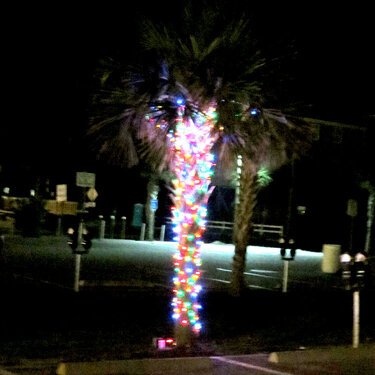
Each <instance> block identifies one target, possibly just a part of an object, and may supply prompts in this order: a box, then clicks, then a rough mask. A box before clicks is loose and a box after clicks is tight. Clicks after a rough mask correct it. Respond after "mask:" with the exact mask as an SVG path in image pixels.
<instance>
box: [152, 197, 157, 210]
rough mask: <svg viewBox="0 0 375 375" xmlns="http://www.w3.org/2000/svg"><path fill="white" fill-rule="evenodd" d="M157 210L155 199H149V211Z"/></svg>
mask: <svg viewBox="0 0 375 375" xmlns="http://www.w3.org/2000/svg"><path fill="white" fill-rule="evenodd" d="M157 209H158V200H157V199H151V210H154V211H156V210H157Z"/></svg>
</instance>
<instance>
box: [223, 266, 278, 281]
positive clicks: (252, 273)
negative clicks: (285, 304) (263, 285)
mask: <svg viewBox="0 0 375 375" xmlns="http://www.w3.org/2000/svg"><path fill="white" fill-rule="evenodd" d="M216 269H217V270H218V271H223V272H232V270H228V269H226V268H216ZM251 271H256V272H263V273H266V272H269V273H278V271H267V270H251ZM244 275H248V276H257V277H263V278H265V279H277V280H278V279H279V278H278V277H274V276H267V275H258V274H257V273H254V272H244Z"/></svg>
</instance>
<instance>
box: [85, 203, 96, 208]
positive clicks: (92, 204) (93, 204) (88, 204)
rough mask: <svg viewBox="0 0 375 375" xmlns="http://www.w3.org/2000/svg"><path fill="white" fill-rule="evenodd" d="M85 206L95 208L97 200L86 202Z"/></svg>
mask: <svg viewBox="0 0 375 375" xmlns="http://www.w3.org/2000/svg"><path fill="white" fill-rule="evenodd" d="M84 206H85V208H93V207H96V202H85V204H84Z"/></svg>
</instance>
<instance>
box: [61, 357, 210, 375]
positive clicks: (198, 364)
mask: <svg viewBox="0 0 375 375" xmlns="http://www.w3.org/2000/svg"><path fill="white" fill-rule="evenodd" d="M56 374H57V375H107V374H108V375H109V374H111V375H115V374H121V375H175V374H184V375H211V374H212V363H211V359H210V358H207V357H186V358H163V359H134V360H124V361H100V362H69V363H59V365H58V366H57V371H56Z"/></svg>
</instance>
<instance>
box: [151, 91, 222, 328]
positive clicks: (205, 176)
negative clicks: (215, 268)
mask: <svg viewBox="0 0 375 375" xmlns="http://www.w3.org/2000/svg"><path fill="white" fill-rule="evenodd" d="M175 104H176V105H177V117H176V127H175V131H174V132H173V131H169V132H168V133H167V139H169V141H170V147H171V150H172V152H173V155H174V172H175V175H176V178H175V179H174V180H173V181H172V183H173V185H174V202H173V203H174V206H173V207H172V215H173V218H172V223H173V225H174V228H173V232H174V237H173V239H174V240H175V241H177V242H178V244H177V247H176V253H175V254H174V256H173V258H174V261H173V263H174V271H175V273H174V277H173V284H174V289H173V294H174V295H173V299H172V303H171V305H172V308H173V314H172V318H173V319H174V320H175V321H176V323H175V324H176V325H182V326H189V327H190V328H191V331H192V332H195V333H197V334H198V333H199V331H200V330H201V328H202V324H201V323H200V322H198V321H199V315H198V310H199V309H200V308H201V305H200V304H199V303H197V298H198V294H199V292H200V291H201V289H202V286H201V285H200V284H198V282H199V278H200V276H201V271H200V267H201V264H202V261H201V258H200V247H201V245H202V243H203V242H202V233H203V231H204V230H205V229H206V228H205V226H206V216H207V201H208V198H209V195H210V184H211V176H212V174H213V171H212V169H213V167H214V166H215V162H214V159H215V158H214V155H213V154H211V152H210V151H211V149H212V146H213V143H214V141H215V137H214V136H213V129H214V127H215V122H216V117H217V116H216V110H215V106H212V107H210V108H208V109H207V110H205V111H203V112H196V113H193V114H192V115H190V116H187V115H186V114H185V100H184V99H183V98H181V97H178V98H176V100H175ZM160 109H161V108H159V107H157V108H152V111H153V112H151V113H150V114H149V115H148V121H149V123H150V124H152V125H153V126H155V127H157V128H159V129H162V128H165V125H166V123H165V121H160V120H157V121H156V120H154V118H156V115H155V114H156V113H160Z"/></svg>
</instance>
